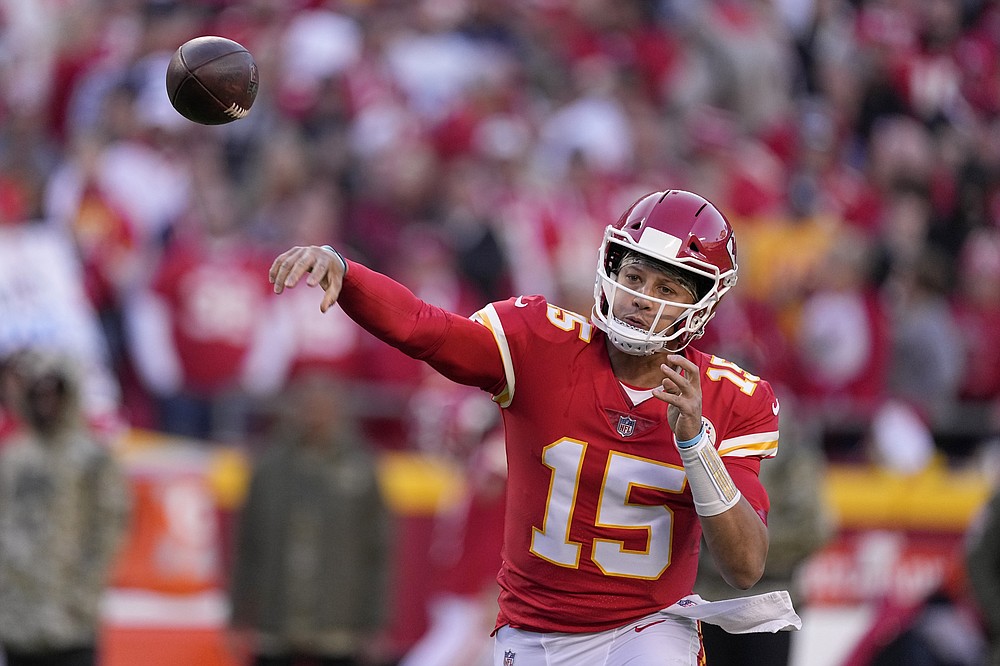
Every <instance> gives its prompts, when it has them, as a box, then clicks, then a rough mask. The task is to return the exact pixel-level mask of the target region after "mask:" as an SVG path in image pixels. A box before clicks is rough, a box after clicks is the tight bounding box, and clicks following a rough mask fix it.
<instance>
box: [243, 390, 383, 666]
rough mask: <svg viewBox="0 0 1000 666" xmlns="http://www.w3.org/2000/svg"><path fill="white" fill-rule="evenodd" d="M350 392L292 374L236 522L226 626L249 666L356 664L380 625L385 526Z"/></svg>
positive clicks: (371, 652) (374, 645)
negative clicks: (249, 659) (251, 659)
mask: <svg viewBox="0 0 1000 666" xmlns="http://www.w3.org/2000/svg"><path fill="white" fill-rule="evenodd" d="M354 409H355V407H354V406H353V403H352V401H351V394H350V391H349V389H348V387H347V386H345V385H343V384H342V383H341V382H338V381H337V380H336V379H334V378H332V377H331V376H330V375H323V374H318V375H312V376H302V377H299V378H297V379H296V380H295V381H294V382H293V383H292V384H291V385H290V387H289V389H288V391H287V392H286V393H285V394H284V395H283V399H282V402H281V405H280V409H277V410H276V416H277V418H276V419H275V421H274V424H273V426H272V428H271V429H270V430H269V431H268V433H267V437H266V438H265V439H264V440H263V441H262V442H261V443H260V447H259V449H258V451H259V453H258V455H259V458H258V459H257V460H256V462H255V464H254V469H253V475H252V478H251V481H250V489H249V494H248V496H247V499H246V502H245V503H244V505H243V507H242V509H241V512H240V515H239V524H238V532H237V540H236V545H235V552H234V562H233V567H232V578H231V581H230V603H231V619H230V624H231V627H232V629H233V632H234V637H235V638H236V639H237V641H238V643H240V644H241V645H242V649H243V650H247V651H249V652H250V653H251V654H252V655H253V657H254V664H255V665H256V666H298V665H299V664H302V663H314V662H313V661H311V660H317V661H318V662H319V663H321V664H324V665H326V666H360V665H361V664H368V663H369V662H368V661H366V659H369V658H374V657H375V656H377V650H378V647H379V642H378V641H379V638H380V632H381V630H382V629H383V628H384V624H385V621H386V614H387V607H388V599H389V588H388V584H389V582H388V564H387V563H388V561H389V559H390V557H391V551H392V546H391V541H390V524H389V521H388V515H387V513H386V507H385V504H384V502H383V500H382V496H381V490H380V488H379V485H378V478H377V474H376V461H375V458H374V455H373V452H372V451H371V450H370V445H369V443H368V442H367V441H366V440H365V439H364V438H363V436H362V435H361V433H360V431H359V430H358V424H357V422H356V417H355V416H354V414H353V410H354Z"/></svg>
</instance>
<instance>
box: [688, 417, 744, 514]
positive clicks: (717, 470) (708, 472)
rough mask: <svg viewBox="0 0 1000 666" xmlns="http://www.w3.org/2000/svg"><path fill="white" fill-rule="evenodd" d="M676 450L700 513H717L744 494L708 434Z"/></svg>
mask: <svg viewBox="0 0 1000 666" xmlns="http://www.w3.org/2000/svg"><path fill="white" fill-rule="evenodd" d="M678 451H679V452H680V454H681V460H682V461H684V472H685V473H686V474H687V478H688V484H689V485H690V486H691V496H692V497H694V510H695V511H696V512H697V513H698V515H699V516H717V515H719V514H720V513H722V512H723V511H728V510H729V509H731V508H733V507H734V506H736V503H737V502H739V501H740V497H742V496H743V495H742V494H741V493H740V489H739V488H737V487H736V484H735V483H733V477H731V476H729V471H728V470H727V469H726V466H725V465H724V464H722V458H721V457H719V452H718V451H717V450H716V449H715V447H714V446H713V445H712V441H711V440H710V439H709V438H708V437H705V436H704V435H702V437H701V439H700V440H699V441H698V443H697V444H695V445H693V446H688V447H685V448H680V447H678Z"/></svg>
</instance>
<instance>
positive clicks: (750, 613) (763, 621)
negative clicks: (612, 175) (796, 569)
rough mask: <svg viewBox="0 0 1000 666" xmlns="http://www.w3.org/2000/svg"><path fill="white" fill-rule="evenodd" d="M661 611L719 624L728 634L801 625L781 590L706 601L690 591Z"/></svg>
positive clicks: (774, 630) (780, 629) (773, 630)
mask: <svg viewBox="0 0 1000 666" xmlns="http://www.w3.org/2000/svg"><path fill="white" fill-rule="evenodd" d="M661 612H662V613H667V614H669V615H680V616H681V617H686V618H690V619H693V620H701V621H702V622H708V623H709V624H714V625H718V626H719V627H721V628H722V629H724V630H726V631H727V632H729V633H731V634H748V633H752V632H770V633H774V632H776V631H792V630H795V629H801V628H802V618H800V617H799V616H798V614H797V613H796V612H795V609H794V608H793V607H792V600H791V598H790V597H789V596H788V592H785V591H784V590H779V591H777V592H768V593H766V594H756V595H753V596H749V597H739V598H736V599H724V600H721V601H706V600H705V599H702V598H701V597H700V596H699V595H697V594H692V595H689V596H686V597H684V598H683V599H681V600H680V601H678V602H677V603H675V604H674V605H673V606H670V607H669V608H665V609H663V610H662V611H661Z"/></svg>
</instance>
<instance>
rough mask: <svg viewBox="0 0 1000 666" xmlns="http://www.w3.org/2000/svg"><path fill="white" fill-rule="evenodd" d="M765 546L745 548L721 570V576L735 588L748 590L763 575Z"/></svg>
mask: <svg viewBox="0 0 1000 666" xmlns="http://www.w3.org/2000/svg"><path fill="white" fill-rule="evenodd" d="M766 562H767V548H766V546H765V547H764V548H763V549H761V548H753V549H749V548H748V549H747V550H745V551H744V552H743V553H741V556H740V557H736V558H733V559H732V561H731V562H729V563H728V564H729V566H727V567H725V569H724V570H723V572H722V576H723V578H724V579H725V580H726V582H727V583H729V585H730V586H732V587H735V588H736V589H737V590H749V589H750V588H751V587H753V586H754V585H756V584H757V582H758V581H759V580H760V579H761V578H762V577H763V576H764V566H765V564H766Z"/></svg>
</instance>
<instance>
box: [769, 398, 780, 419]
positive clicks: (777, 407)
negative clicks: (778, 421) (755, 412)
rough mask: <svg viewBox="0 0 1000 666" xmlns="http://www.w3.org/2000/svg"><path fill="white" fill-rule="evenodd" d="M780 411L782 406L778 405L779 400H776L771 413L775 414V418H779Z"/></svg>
mask: <svg viewBox="0 0 1000 666" xmlns="http://www.w3.org/2000/svg"><path fill="white" fill-rule="evenodd" d="M779 409H781V405H779V404H778V401H777V400H775V401H774V404H773V405H771V411H772V412H774V415H775V416H777V415H778V410H779Z"/></svg>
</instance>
